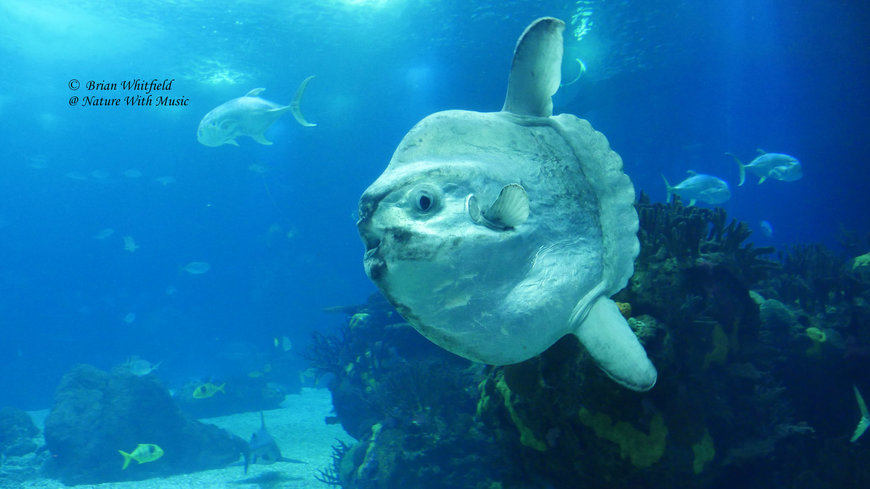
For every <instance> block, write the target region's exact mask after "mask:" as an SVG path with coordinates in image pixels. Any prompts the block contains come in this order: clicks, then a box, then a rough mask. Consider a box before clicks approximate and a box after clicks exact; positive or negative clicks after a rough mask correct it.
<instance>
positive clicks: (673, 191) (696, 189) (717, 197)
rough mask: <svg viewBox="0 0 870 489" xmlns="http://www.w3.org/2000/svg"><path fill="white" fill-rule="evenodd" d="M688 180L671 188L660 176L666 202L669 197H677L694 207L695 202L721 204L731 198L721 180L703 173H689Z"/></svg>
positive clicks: (725, 183)
mask: <svg viewBox="0 0 870 489" xmlns="http://www.w3.org/2000/svg"><path fill="white" fill-rule="evenodd" d="M689 175H690V176H689V178H687V179H685V180H683V181H682V182H680V183H678V184H676V185H675V186H671V184H669V183H668V179H667V178H665V176H664V175H662V180H664V181H665V188H666V189H667V192H668V196H667V202H670V201H671V195H679V196H680V198H681V199H683V200H686V199H688V200H689V205H695V203H696V202H697V201H699V200H700V201H701V202H706V203H707V204H714V205H715V204H721V203H723V202H725V201H727V200H728V199H730V198H731V191H730V190H729V189H728V183H727V182H726V181H724V180H722V179H721V178H718V177H714V176H712V175H704V174H703V173H695V172H693V171H691V170H690V171H689Z"/></svg>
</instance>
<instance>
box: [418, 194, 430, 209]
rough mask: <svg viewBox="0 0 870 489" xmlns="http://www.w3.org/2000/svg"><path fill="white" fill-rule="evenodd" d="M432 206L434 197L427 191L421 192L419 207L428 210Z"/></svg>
mask: <svg viewBox="0 0 870 489" xmlns="http://www.w3.org/2000/svg"><path fill="white" fill-rule="evenodd" d="M431 207H432V197H430V196H429V194H428V193H426V192H421V193H420V195H419V196H417V208H418V209H420V210H421V211H423V212H426V211H428V210H429V209H430V208H431Z"/></svg>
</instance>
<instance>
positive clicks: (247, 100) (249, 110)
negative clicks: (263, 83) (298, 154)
mask: <svg viewBox="0 0 870 489" xmlns="http://www.w3.org/2000/svg"><path fill="white" fill-rule="evenodd" d="M312 78H314V76H313V75H312V76H309V77H308V78H306V79H304V80H302V83H301V84H299V88H298V89H297V90H296V95H295V96H294V97H293V101H292V102H290V104H289V105H278V104H276V103H275V102H270V101H268V100H265V99H262V98H260V97H257V95H259V94H260V92H262V91H263V90H265V88H255V89H253V90H251V91H250V92H248V93H246V94H245V95H243V96H241V97H239V98H234V99H232V100H230V101H228V102H224V103H223V104H221V105H218V106H217V107H215V108H214V109H212V110H211V111H210V112H209V113H208V114H206V115H205V116H204V117H203V118H202V120H201V121H200V122H199V127H198V128H197V130H196V140H197V141H199V142H200V143H202V144H204V145H206V146H221V145H223V144H232V145H233V146H238V145H239V143H237V142H236V138H237V137H239V136H249V137H251V138H252V139H253V140H254V141H256V142H258V143H260V144H272V141H269V140H268V139H266V136H265V132H266V129H269V127H271V126H272V124H274V123H275V121H276V120H278V118H279V117H281V116H282V115H283V114H284V113H285V112H287V111H288V110H289V111H290V113H292V114H293V117H294V118H295V119H296V122H298V123H299V124H300V125H302V126H305V127H311V126H316V124H312V123H310V122H308V121H306V120H305V117H304V116H303V115H302V111H301V110H300V108H299V103H300V102H301V101H302V94H303V93H305V87H307V86H308V82H310V81H311V79H312Z"/></svg>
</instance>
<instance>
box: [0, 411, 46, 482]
mask: <svg viewBox="0 0 870 489" xmlns="http://www.w3.org/2000/svg"><path fill="white" fill-rule="evenodd" d="M39 438H40V436H39V430H38V429H37V428H36V425H35V424H34V423H33V420H32V419H31V418H30V415H29V414H27V413H26V412H24V411H22V410H20V409H16V408H11V407H4V408H0V487H18V486H20V485H22V482H24V481H26V480H29V479H33V478H36V477H38V476H39V472H40V469H41V468H42V466H43V464H45V462H46V460H48V452H46V451H45V447H44V446H42V443H41V440H40V439H39Z"/></svg>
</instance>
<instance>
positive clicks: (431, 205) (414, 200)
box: [408, 185, 441, 214]
mask: <svg viewBox="0 0 870 489" xmlns="http://www.w3.org/2000/svg"><path fill="white" fill-rule="evenodd" d="M408 200H410V202H409V204H411V205H412V206H413V207H414V208H416V209H417V211H418V212H420V213H423V214H429V213H431V212H433V211H437V210H438V209H439V207H440V206H441V191H440V189H438V188H437V187H434V186H432V185H422V186H420V187H417V188H415V189H413V190H412V191H411V192H410V193H409V194H408Z"/></svg>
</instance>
